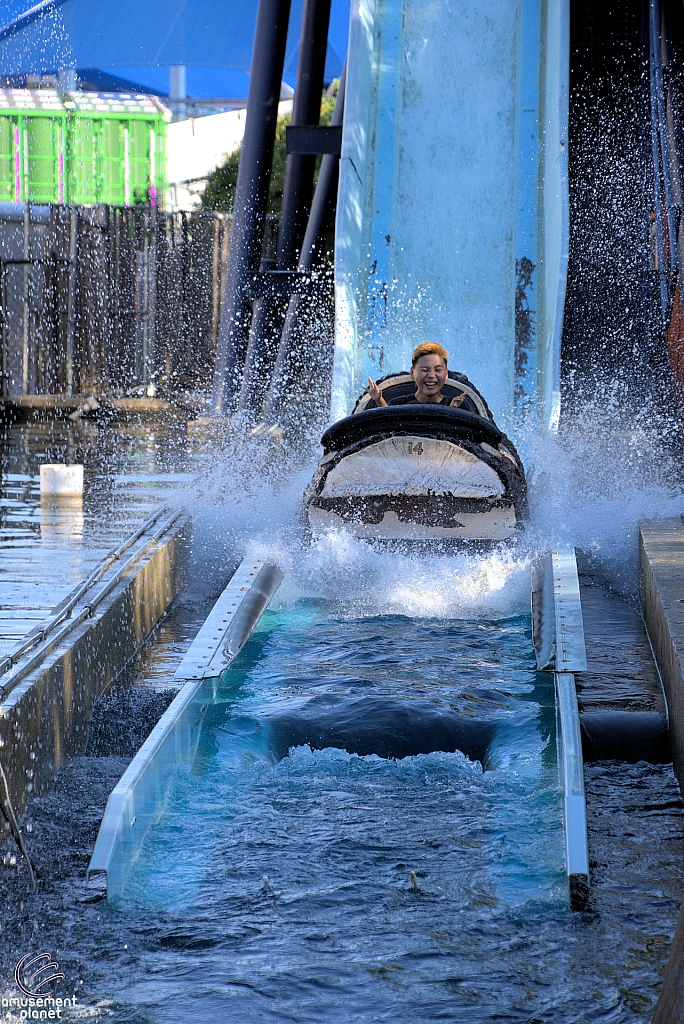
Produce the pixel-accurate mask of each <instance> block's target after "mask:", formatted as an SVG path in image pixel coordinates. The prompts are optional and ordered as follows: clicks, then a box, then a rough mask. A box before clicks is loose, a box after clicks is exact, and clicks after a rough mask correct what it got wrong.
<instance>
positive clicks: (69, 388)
mask: <svg viewBox="0 0 684 1024" xmlns="http://www.w3.org/2000/svg"><path fill="white" fill-rule="evenodd" d="M78 217H79V210H78V207H77V206H70V207H69V288H68V294H67V336H66V393H67V395H73V393H74V339H75V337H76V284H77V280H78Z"/></svg>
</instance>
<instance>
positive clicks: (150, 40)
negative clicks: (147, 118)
mask: <svg viewBox="0 0 684 1024" xmlns="http://www.w3.org/2000/svg"><path fill="white" fill-rule="evenodd" d="M302 5H303V0H293V2H292V13H291V16H290V32H289V37H288V46H287V55H286V60H285V72H286V75H285V77H286V79H288V80H291V79H293V76H294V74H295V71H296V65H297V54H298V49H299V32H300V26H301V15H302ZM257 6H258V0H145V2H144V3H141V2H140V0H117V2H116V3H112V2H111V0H62V2H61V3H60V2H59V0H56V2H55V3H53V4H51V5H47V6H42V5H41V4H40V3H39V2H36V0H6V2H5V3H4V4H3V5H2V7H3V12H2V14H0V74H3V75H13V74H22V73H40V72H46V71H55V70H56V69H58V68H60V67H77V68H79V67H82V68H93V67H98V68H107V69H112V70H114V69H119V73H122V72H124V69H126V73H122V77H125V78H133V80H134V81H141V82H142V83H143V84H147V82H148V81H149V80H150V75H151V76H152V79H153V80H155V79H156V78H160V76H161V78H160V81H161V82H163V84H164V86H167V85H168V72H167V73H166V74H165V75H164V73H163V72H162V70H161V69H162V68H164V67H168V66H169V65H173V64H185V65H187V66H188V67H189V68H191V69H192V68H195V69H197V70H198V71H199V69H203V71H204V72H205V73H204V76H203V75H202V74H197V73H196V74H195V75H194V76H193V73H192V72H191V71H190V72H189V73H188V93H189V94H190V95H195V96H196V95H202V94H204V95H221V94H223V95H227V94H226V93H225V92H222V93H217V92H216V91H215V90H216V87H217V85H216V83H218V82H220V81H230V80H231V79H232V78H234V77H235V76H231V75H228V76H226V75H225V74H224V75H218V76H217V75H214V76H213V78H212V76H211V75H210V76H209V78H208V80H207V82H205V87H204V88H203V89H202V91H201V92H198V91H197V90H196V89H193V84H192V83H193V79H194V80H196V82H197V85H198V87H199V85H200V82H201V80H202V78H203V77H204V78H205V79H206V78H207V75H206V72H207V71H208V70H209V69H214V70H215V71H218V70H219V69H220V70H223V71H224V72H239V73H241V74H239V75H238V76H237V79H236V80H240V81H243V79H244V72H246V71H248V70H249V68H250V65H251V61H252V44H253V40H254V26H255V23H256V14H257ZM32 10H35V12H36V15H37V16H34V18H33V20H31V21H30V23H29V24H27V25H25V27H23V28H22V29H21V31H18V32H15V33H13V34H12V35H10V36H8V37H6V38H2V30H3V29H4V28H6V27H7V26H9V25H11V23H12V22H13V20H14V19H16V18H17V17H20V16H22V15H25V14H26V13H27V12H30V11H32ZM348 23H349V0H333V4H332V14H331V21H330V33H329V40H328V57H327V62H326V75H327V77H328V78H332V77H334V76H336V75H338V74H339V73H340V71H341V68H342V62H343V60H344V55H345V53H346V49H347V33H348ZM132 68H137V69H139V72H138V73H137V74H136V75H132V74H131V69H132ZM159 87H160V88H161V84H160V86H159ZM164 91H166V89H164Z"/></svg>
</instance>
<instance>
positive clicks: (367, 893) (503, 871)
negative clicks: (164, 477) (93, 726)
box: [108, 602, 570, 1022]
mask: <svg viewBox="0 0 684 1024" xmlns="http://www.w3.org/2000/svg"><path fill="white" fill-rule="evenodd" d="M336 611H338V609H335V607H334V606H333V607H330V606H329V605H326V604H325V603H323V602H319V603H315V602H305V603H301V604H299V605H297V606H296V607H295V608H294V609H288V610H284V611H281V612H267V613H266V615H265V616H264V619H263V620H262V623H261V625H260V627H259V630H258V632H257V634H255V636H254V637H253V639H252V640H251V641H250V643H249V644H248V647H247V648H246V649H245V651H244V652H243V655H242V656H241V659H240V662H239V663H238V664H236V666H235V668H234V669H233V671H232V672H231V673H229V674H228V675H227V676H226V678H225V681H224V685H223V688H222V690H221V693H220V695H219V701H218V703H217V705H216V706H215V707H213V708H212V709H211V710H210V713H209V715H208V717H207V719H206V721H205V727H204V730H203V734H202V738H201V742H200V748H199V751H198V755H197V759H196V762H195V764H194V766H193V767H192V769H190V770H187V771H180V772H179V774H178V776H177V777H176V779H175V781H174V784H173V787H172V791H171V794H170V797H169V801H168V806H167V810H166V813H165V814H164V815H163V817H162V819H161V821H160V822H159V825H158V826H157V827H155V828H154V829H153V830H152V831H151V832H150V833H149V834H148V837H147V840H146V842H145V844H144V846H143V850H142V852H141V855H140V857H139V859H138V861H137V863H136V865H135V867H134V870H133V872H132V874H131V876H130V879H129V890H128V894H127V896H126V898H125V899H124V900H122V901H121V902H120V903H119V904H118V905H117V906H116V908H114V909H110V910H109V911H108V913H112V914H114V915H117V914H122V913H123V914H125V915H127V916H129V915H132V916H134V917H141V916H147V917H148V918H149V915H150V914H152V915H153V916H154V917H155V918H156V917H157V916H158V915H161V916H162V917H163V918H164V919H165V920H167V921H169V922H171V921H173V926H172V929H171V932H170V933H169V935H168V936H167V938H166V941H165V943H164V960H163V967H162V966H161V965H159V967H158V969H157V970H155V972H154V973H155V977H154V985H153V986H152V983H151V981H144V982H143V981H142V980H141V981H140V982H139V983H138V984H137V985H134V986H133V988H132V990H129V991H128V992H127V996H126V1000H125V1002H126V1003H127V1004H129V1005H128V1010H129V1012H130V1008H131V1007H130V1003H133V1004H135V1005H137V1006H138V1008H142V1007H143V1006H144V1007H145V1011H146V1017H145V1019H146V1020H148V1019H149V1020H151V1021H155V1022H156V1021H159V1022H162V1021H164V1022H165V1021H171V1020H174V1021H177V1020H179V1019H192V1017H191V1014H192V1008H193V1006H194V1007H199V1006H201V1012H202V1015H203V1019H207V1020H225V1021H233V1020H235V1021H242V1020H258V1019H275V1020H297V1021H309V1020H311V1021H318V1020H321V1021H337V1020H340V1021H347V1020H393V1021H397V1020H439V1019H450V1020H451V1019H459V1020H461V1019H462V1020H466V1019H472V1020H478V1021H483V1020H488V1019H496V1014H497V1012H498V1009H499V1010H500V1009H501V1008H502V1007H503V1006H504V1005H505V1006H507V1007H508V1009H509V1011H510V1010H512V1004H511V999H512V997H513V995H514V992H515V990H516V989H517V988H518V987H520V988H521V989H522V988H524V987H525V986H526V985H529V979H528V978H527V975H528V973H529V970H530V964H529V962H528V954H527V953H525V955H524V956H523V957H522V959H521V958H520V956H519V954H518V953H515V954H513V955H512V957H511V956H508V959H509V961H510V962H508V963H507V964H505V965H504V963H503V962H502V961H501V959H500V958H501V957H502V956H504V949H505V948H506V949H507V948H509V946H510V943H511V942H512V941H513V940H514V935H515V934H516V933H518V930H519V929H521V928H522V929H524V932H525V934H526V935H527V937H526V938H525V941H524V946H525V948H527V947H528V946H529V945H530V943H531V944H532V945H534V937H533V935H529V934H527V933H528V931H529V927H530V924H531V922H532V921H533V920H534V918H535V917H536V916H538V915H540V914H541V915H544V916H548V915H550V916H551V917H554V918H555V917H560V918H563V917H567V916H569V915H570V912H569V911H568V910H567V909H566V906H567V904H566V901H567V897H566V890H565V881H564V875H563V870H562V869H563V854H562V831H561V825H560V821H561V812H560V800H559V795H558V789H557V775H556V765H555V750H554V737H553V711H552V702H553V694H552V690H551V688H550V685H549V682H548V680H547V679H545V677H542V676H537V675H536V673H535V671H534V660H533V656H532V653H531V651H532V647H531V637H530V623H529V620H528V618H527V617H526V616H518V617H515V618H511V619H507V620H504V621H498V622H497V621H482V620H479V621H478V620H476V621H461V622H459V623H458V624H455V623H453V622H451V623H450V622H444V621H438V620H429V619H428V620H415V619H409V618H407V617H404V616H398V615H394V616H389V615H385V616H378V617H374V616H368V617H363V618H341V617H340V615H339V614H336ZM370 694H372V695H373V696H374V697H377V698H379V699H383V700H385V701H387V706H388V708H389V709H390V711H389V713H390V714H391V713H392V711H393V710H394V709H396V707H397V705H398V704H400V703H401V702H406V703H407V704H408V705H409V706H411V705H416V704H417V705H423V706H424V705H425V703H426V702H428V703H432V704H433V705H436V706H439V707H442V708H444V709H446V708H450V709H452V710H454V711H457V712H458V713H460V714H461V715H463V716H464V717H465V718H470V719H473V718H477V719H480V720H486V721H490V722H492V723H495V730H494V739H493V742H492V743H491V745H490V749H489V753H488V755H487V759H486V764H487V770H486V771H483V768H482V765H481V764H480V763H479V762H473V761H471V760H468V759H467V758H466V757H465V756H464V755H463V754H462V753H460V752H458V751H456V752H453V753H443V752H434V753H430V754H420V755H417V756H408V757H404V758H402V759H400V760H391V759H384V758H381V757H378V756H377V755H375V754H370V755H366V756H358V755H356V754H350V753H348V752H346V751H344V750H341V749H335V748H328V749H324V750H312V749H311V748H310V747H308V746H300V747H297V748H293V749H291V750H290V753H289V756H286V757H284V758H282V759H281V760H277V759H276V756H275V754H274V753H273V751H272V747H271V743H270V739H271V729H270V726H269V716H271V715H273V714H277V713H279V712H281V711H282V709H283V708H284V707H285V706H287V705H288V704H289V705H290V706H293V705H294V706H295V707H298V708H301V707H302V706H304V705H305V704H306V702H307V701H309V700H311V699H315V700H316V701H317V702H318V704H317V706H319V705H320V706H322V705H324V704H325V701H326V699H332V698H334V704H333V705H332V707H333V714H335V713H338V714H341V709H343V708H345V707H348V706H349V702H350V701H351V702H353V701H355V700H358V699H359V697H360V695H363V696H368V695H370ZM411 872H413V873H414V875H415V883H414V882H412V880H411V875H410V873H411ZM416 884H417V888H416ZM521 935H522V932H521V933H520V935H519V936H518V939H517V940H515V941H520V938H521ZM502 968H503V969H504V971H505V973H506V975H507V976H508V977H509V981H508V983H507V984H506V986H505V991H503V990H501V988H500V985H499V983H498V982H497V981H496V978H497V976H498V975H499V973H500V971H501V970H502ZM538 970H539V967H538V965H537V966H536V967H535V971H538ZM137 973H139V972H138V971H136V974H137ZM540 983H541V984H542V986H543V985H544V984H551V983H552V978H551V977H549V978H548V979H547V981H546V982H544V981H543V980H542V981H541V982H540ZM129 1001H130V1002H129ZM497 1007H498V1009H497ZM121 1009H122V1010H123V1007H122V1008H121ZM454 1015H455V1016H454ZM121 1019H129V1018H128V1017H127V1016H126V1017H122V1018H121ZM510 1019H517V1018H513V1017H511V1018H510ZM521 1019H527V1018H521Z"/></svg>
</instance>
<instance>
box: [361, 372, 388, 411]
mask: <svg viewBox="0 0 684 1024" xmlns="http://www.w3.org/2000/svg"><path fill="white" fill-rule="evenodd" d="M363 390H364V391H365V392H366V394H367V395H370V396H371V398H372V399H373V401H374V402H375V404H376V405H378V404H379V403H380V402H381V401H382V392H381V390H380V388H379V387H378V385H377V384H376V383H375V381H374V380H373V378H372V377H369V378H368V387H367V388H364V389H363ZM382 404H383V405H384V404H385V403H384V402H383V403H382Z"/></svg>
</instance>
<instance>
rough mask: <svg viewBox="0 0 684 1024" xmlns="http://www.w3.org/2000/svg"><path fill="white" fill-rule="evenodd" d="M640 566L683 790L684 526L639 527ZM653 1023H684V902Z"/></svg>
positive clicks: (666, 523) (645, 607)
mask: <svg viewBox="0 0 684 1024" xmlns="http://www.w3.org/2000/svg"><path fill="white" fill-rule="evenodd" d="M639 563H640V570H641V587H642V590H641V598H642V606H643V612H644V620H645V622H646V628H647V630H648V635H649V637H650V639H651V644H652V646H653V652H654V654H655V657H656V661H657V663H658V668H659V669H660V675H661V678H662V681H663V687H664V689H665V696H666V697H667V706H668V713H669V726H670V745H671V749H672V760H673V762H674V770H675V775H676V776H677V780H678V782H679V788H680V789H681V790H682V792H684V672H683V666H684V524H683V523H682V520H681V518H679V517H678V518H677V519H665V520H661V521H659V522H654V523H643V524H642V526H641V528H640V531H639ZM653 1024H684V904H683V905H682V909H681V910H680V912H679V919H678V921H677V928H676V930H675V935H674V939H673V940H672V948H671V950H670V958H669V960H668V964H667V968H666V971H665V977H664V979H663V987H662V990H661V993H660V997H659V999H658V1004H657V1006H656V1010H655V1014H654V1016H653Z"/></svg>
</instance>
